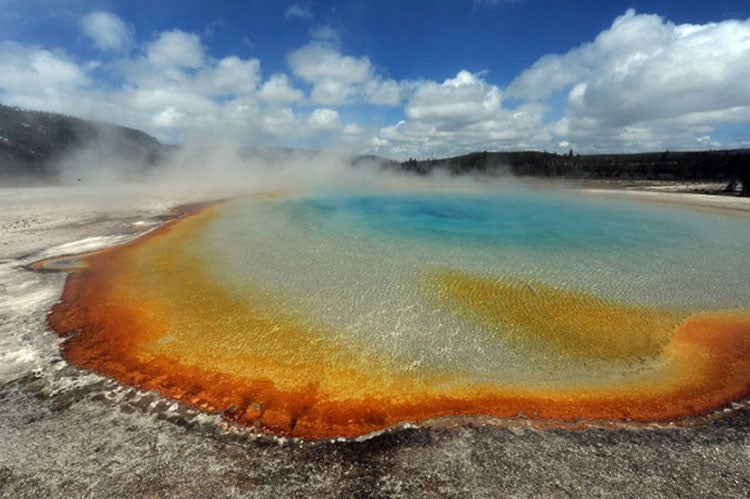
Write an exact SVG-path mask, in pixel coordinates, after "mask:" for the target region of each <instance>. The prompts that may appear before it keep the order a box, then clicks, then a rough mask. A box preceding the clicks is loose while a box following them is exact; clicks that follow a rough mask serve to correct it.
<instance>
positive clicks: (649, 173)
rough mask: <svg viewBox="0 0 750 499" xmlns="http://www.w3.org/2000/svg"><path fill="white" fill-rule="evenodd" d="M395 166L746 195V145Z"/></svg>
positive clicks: (749, 173) (513, 155) (533, 154)
mask: <svg viewBox="0 0 750 499" xmlns="http://www.w3.org/2000/svg"><path fill="white" fill-rule="evenodd" d="M400 167H401V168H403V169H405V170H407V171H411V172H415V173H420V174H426V173H430V172H433V171H441V170H442V171H446V172H449V173H451V174H453V175H462V174H466V173H483V174H502V173H512V174H513V175H515V176H519V177H549V178H569V179H587V178H596V179H633V180H684V181H725V182H727V187H728V188H732V189H734V188H735V187H736V188H738V189H739V192H740V195H743V196H750V149H737V150H725V151H697V152H673V151H664V152H656V153H638V154H590V155H581V154H574V153H573V151H572V150H571V151H570V152H568V153H567V154H558V153H550V152H538V151H519V152H487V151H485V152H476V153H471V154H466V155H463V156H456V157H452V158H443V159H428V160H416V159H409V160H407V161H404V162H402V163H401V164H400Z"/></svg>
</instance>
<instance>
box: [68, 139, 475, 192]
mask: <svg viewBox="0 0 750 499" xmlns="http://www.w3.org/2000/svg"><path fill="white" fill-rule="evenodd" d="M131 146H132V144H131ZM151 156H153V154H149V153H147V152H144V151H137V150H133V148H132V147H131V148H130V149H128V148H125V147H123V143H122V141H121V140H119V139H118V137H117V136H115V135H111V136H108V135H106V134H103V135H101V136H100V137H98V138H97V140H96V141H94V142H93V143H90V144H88V145H87V146H85V147H80V148H78V149H76V150H75V151H73V152H72V153H70V154H68V155H66V157H65V158H63V159H62V160H61V161H59V162H57V164H56V170H57V172H58V179H59V180H60V181H61V182H62V183H63V184H66V185H79V186H81V187H86V186H91V187H93V188H97V189H111V188H114V187H117V186H124V185H128V186H141V187H143V188H149V189H159V190H161V191H166V192H169V191H172V192H175V193H176V194H177V193H181V194H183V196H180V197H184V195H185V194H190V193H194V194H195V196H196V197H197V198H205V197H211V196H215V197H225V196H235V195H244V194H253V193H263V192H293V193H297V192H312V191H330V190H339V189H340V190H356V191H361V190H378V189H399V188H421V187H429V186H434V185H435V184H443V183H445V182H448V181H449V180H450V179H449V177H448V176H447V175H440V174H432V175H429V176H425V175H415V174H413V173H407V172H404V171H400V170H398V169H397V168H393V167H391V168H389V167H388V166H387V165H388V160H385V159H379V158H374V157H366V156H365V157H358V156H356V155H354V154H352V153H350V152H348V151H345V150H336V149H327V150H321V151H307V150H293V149H282V148H275V149H261V148H249V147H247V146H244V145H243V144H242V143H241V142H240V141H238V140H233V139H228V138H223V139H216V140H213V139H208V138H207V139H194V140H192V141H190V142H188V143H187V144H185V145H183V146H180V147H174V148H166V149H162V150H161V151H160V154H159V155H158V157H156V158H154V157H151ZM466 181H467V179H463V180H461V182H466ZM450 182H451V183H452V184H455V183H456V179H452V180H450Z"/></svg>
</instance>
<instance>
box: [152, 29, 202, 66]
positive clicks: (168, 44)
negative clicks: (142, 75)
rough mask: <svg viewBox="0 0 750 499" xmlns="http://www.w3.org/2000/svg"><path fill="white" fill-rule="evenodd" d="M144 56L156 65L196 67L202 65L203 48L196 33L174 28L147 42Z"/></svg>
mask: <svg viewBox="0 0 750 499" xmlns="http://www.w3.org/2000/svg"><path fill="white" fill-rule="evenodd" d="M146 56H147V57H148V60H149V62H150V63H151V64H153V65H154V66H157V67H162V68H169V67H184V68H197V67H200V66H202V65H203V58H204V49H203V45H202V44H201V41H200V38H199V37H198V35H196V34H194V33H186V32H184V31H181V30H179V29H175V30H172V31H163V32H162V33H160V34H159V36H158V37H157V39H156V40H154V41H153V42H151V43H149V44H148V46H147V47H146Z"/></svg>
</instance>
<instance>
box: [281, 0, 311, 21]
mask: <svg viewBox="0 0 750 499" xmlns="http://www.w3.org/2000/svg"><path fill="white" fill-rule="evenodd" d="M284 15H285V16H286V17H287V19H293V18H294V19H305V20H308V19H312V18H313V14H312V7H311V5H310V3H309V2H304V3H303V2H295V3H293V4H291V5H290V6H289V7H287V8H286V10H285V11H284Z"/></svg>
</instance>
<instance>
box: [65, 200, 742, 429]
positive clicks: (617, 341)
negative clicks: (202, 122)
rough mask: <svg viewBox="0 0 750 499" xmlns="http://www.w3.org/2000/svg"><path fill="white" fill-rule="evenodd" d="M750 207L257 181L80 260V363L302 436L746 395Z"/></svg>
mask: <svg viewBox="0 0 750 499" xmlns="http://www.w3.org/2000/svg"><path fill="white" fill-rule="evenodd" d="M748 248H750V220H748V219H747V218H744V217H741V216H731V215H726V214H721V213H717V212H708V211H700V210H695V209H686V208H679V209H678V208H669V207H664V206H659V205H654V204H649V205H638V204H635V203H631V202H625V201H613V200H607V201H606V202H605V201H602V200H594V199H589V198H581V197H577V196H574V195H572V194H566V193H562V192H554V191H548V190H541V191H536V190H525V189H513V190H511V189H494V190H482V191H481V192H446V191H440V192H376V193H340V192H331V193H322V194H317V195H314V196H294V195H284V196H264V197H252V198H245V199H238V200H234V201H231V202H226V203H221V204H217V205H214V206H211V207H208V208H204V209H202V210H199V211H198V212H196V213H194V214H193V215H192V216H190V217H186V218H184V219H182V220H178V221H176V222H173V223H171V224H169V225H167V226H166V227H165V228H164V229H162V230H161V231H158V232H157V233H153V234H150V235H148V236H146V237H144V238H142V239H140V240H138V241H135V242H134V243H131V244H128V245H125V246H121V247H117V248H113V249H110V250H107V251H104V252H99V253H96V254H94V255H90V256H88V257H86V265H85V268H84V269H82V270H80V271H77V272H75V273H73V274H72V275H71V276H70V278H69V280H68V285H67V286H66V291H65V296H64V297H63V302H62V303H61V304H60V305H58V306H57V307H56V308H55V310H54V311H53V314H52V315H51V323H52V325H53V327H54V328H55V329H56V330H57V331H58V332H60V333H61V334H65V333H67V332H69V331H71V330H76V331H77V332H78V334H76V335H73V336H71V337H70V338H68V339H67V340H66V341H65V343H64V349H65V353H66V356H67V357H68V358H69V359H70V360H71V361H72V362H74V363H76V364H78V365H80V366H82V367H84V368H88V369H92V370H95V371H97V372H100V373H102V374H105V375H108V376H112V377H115V378H116V379H118V380H120V381H122V382H124V383H127V384H132V385H135V386H138V387H141V388H144V389H156V390H159V391H160V392H161V393H162V394H163V395H164V396H166V397H169V398H174V399H177V400H180V401H182V402H185V403H187V404H190V405H193V406H196V407H200V408H202V409H204V410H207V411H212V412H223V414H224V416H225V417H226V418H227V419H229V420H232V421H237V422H239V423H242V424H246V425H250V426H256V427H258V428H260V429H263V430H266V431H270V432H273V433H279V434H286V435H293V436H301V437H306V438H313V439H315V438H330V437H339V436H344V437H352V436H358V435H362V434H366V433H370V432H373V431H378V430H381V429H383V428H386V427H389V426H392V425H394V424H397V423H399V422H405V421H423V420H426V419H434V418H441V417H454V416H486V417H492V418H501V419H502V418H516V417H526V418H530V419H531V420H534V421H545V422H546V423H555V422H565V421H580V420H585V421H591V420H604V421H641V422H649V421H665V420H676V419H679V418H684V417H690V416H699V415H704V414H707V413H709V412H711V411H713V410H716V409H719V408H721V407H723V406H725V405H727V404H728V403H730V402H732V401H736V400H741V399H744V398H746V397H747V396H748V395H749V394H750V265H748V263H750V262H749V259H750V257H749V254H750V253H749V252H748Z"/></svg>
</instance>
